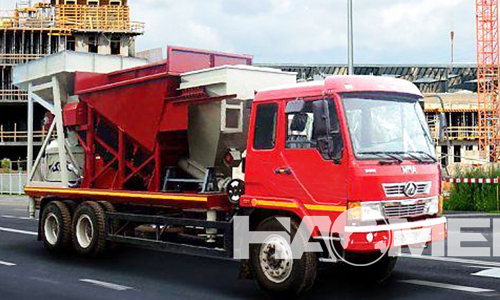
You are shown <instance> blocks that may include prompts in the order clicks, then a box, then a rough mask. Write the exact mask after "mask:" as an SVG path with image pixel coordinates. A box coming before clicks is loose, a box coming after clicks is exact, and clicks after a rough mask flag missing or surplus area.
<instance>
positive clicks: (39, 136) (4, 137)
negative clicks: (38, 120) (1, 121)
mask: <svg viewBox="0 0 500 300" xmlns="http://www.w3.org/2000/svg"><path fill="white" fill-rule="evenodd" d="M14 125H15V124H14ZM45 136H47V132H46V131H45V129H42V130H38V131H34V132H33V141H34V142H42V141H43V140H44V138H45ZM27 141H28V132H27V131H19V130H17V125H15V126H14V130H13V131H5V130H4V129H3V125H0V143H18V142H27Z"/></svg>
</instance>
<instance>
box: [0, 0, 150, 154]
mask: <svg viewBox="0 0 500 300" xmlns="http://www.w3.org/2000/svg"><path fill="white" fill-rule="evenodd" d="M41 1H42V0H39V1H18V3H17V5H16V7H15V8H14V9H10V10H0V111H2V113H3V114H2V116H3V117H2V119H1V120H0V146H2V147H3V146H16V145H24V144H26V143H27V135H28V133H27V131H26V130H24V129H25V128H26V127H27V126H29V124H28V123H26V121H25V120H20V118H19V116H18V115H19V112H20V108H19V107H20V106H21V105H27V104H28V100H29V98H28V94H27V93H26V92H25V91H21V90H19V89H17V88H16V87H15V86H14V85H13V82H12V81H13V76H12V69H13V67H14V66H16V65H18V64H24V63H27V62H29V61H32V60H35V59H39V58H42V57H44V56H47V55H50V54H54V53H57V52H61V51H65V50H73V51H79V52H93V53H101V54H117V55H121V56H129V55H131V54H132V55H133V53H134V50H133V49H134V48H133V41H134V39H135V37H136V36H138V35H141V34H143V33H144V23H142V22H134V21H131V20H130V8H129V6H127V5H126V2H119V3H120V4H119V5H111V2H105V4H104V3H103V5H82V4H81V3H83V2H82V1H75V3H80V4H62V2H64V1H44V2H41ZM37 2H38V3H37ZM53 3H56V4H53ZM59 3H61V4H59ZM97 3H99V2H97ZM113 3H115V4H116V2H113ZM122 3H124V5H122ZM108 4H109V5H108ZM117 41H118V42H117ZM117 52H118V53H117ZM14 111H15V113H12V114H11V113H10V112H14ZM11 117H12V118H11ZM14 117H15V118H14ZM42 118H43V116H42V115H40V114H35V120H34V124H35V125H36V124H41V123H42V120H41V119H42ZM16 122H17V123H16ZM13 124H14V125H13ZM36 127H38V128H35V131H34V132H33V139H34V141H33V142H34V143H35V144H37V145H39V144H40V143H41V141H42V139H44V138H45V136H46V132H45V131H44V129H43V128H42V129H40V130H38V129H39V128H40V127H39V125H36ZM20 129H21V130H20ZM0 152H2V151H1V150H0ZM0 158H1V157H0Z"/></svg>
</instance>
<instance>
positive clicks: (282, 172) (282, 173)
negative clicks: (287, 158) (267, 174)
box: [274, 168, 292, 175]
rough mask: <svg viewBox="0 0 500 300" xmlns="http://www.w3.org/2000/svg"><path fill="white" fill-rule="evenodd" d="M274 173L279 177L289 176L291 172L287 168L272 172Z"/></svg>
mask: <svg viewBox="0 0 500 300" xmlns="http://www.w3.org/2000/svg"><path fill="white" fill-rule="evenodd" d="M274 173H276V174H281V175H291V174H292V170H290V169H289V168H278V169H276V170H274Z"/></svg>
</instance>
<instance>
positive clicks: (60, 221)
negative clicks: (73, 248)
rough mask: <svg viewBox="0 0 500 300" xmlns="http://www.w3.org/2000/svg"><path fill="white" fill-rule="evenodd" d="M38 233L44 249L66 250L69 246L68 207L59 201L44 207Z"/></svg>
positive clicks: (69, 217)
mask: <svg viewBox="0 0 500 300" xmlns="http://www.w3.org/2000/svg"><path fill="white" fill-rule="evenodd" d="M40 232H41V236H42V241H43V245H44V247H45V248H46V249H48V250H50V251H62V250H66V249H67V248H68V246H69V245H70V244H71V214H70V212H69V209H68V207H66V205H64V204H63V203H62V202H60V201H52V202H50V203H48V204H47V205H45V208H44V209H43V212H42V220H41V230H40Z"/></svg>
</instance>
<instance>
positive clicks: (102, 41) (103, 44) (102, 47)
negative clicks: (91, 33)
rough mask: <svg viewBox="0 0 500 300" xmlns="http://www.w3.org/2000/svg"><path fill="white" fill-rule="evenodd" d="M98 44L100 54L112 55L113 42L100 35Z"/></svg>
mask: <svg viewBox="0 0 500 300" xmlns="http://www.w3.org/2000/svg"><path fill="white" fill-rule="evenodd" d="M97 42H98V44H97V45H98V53H99V54H105V55H109V54H111V42H110V40H109V39H108V38H107V37H105V36H104V35H100V36H99V39H98V41H97Z"/></svg>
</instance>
